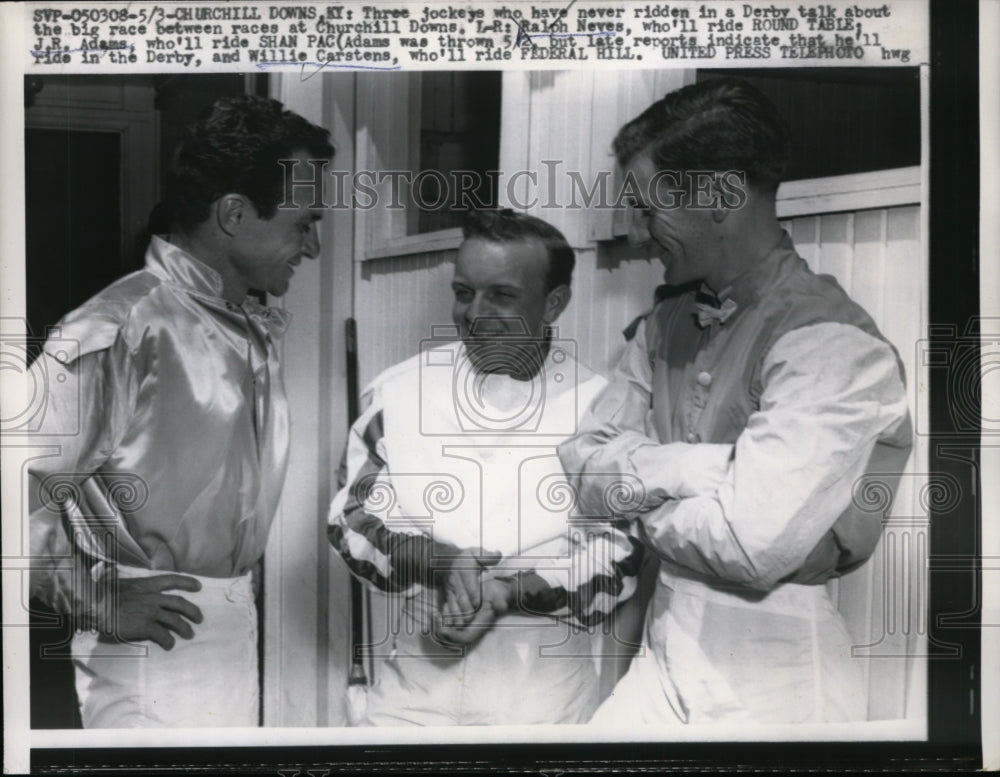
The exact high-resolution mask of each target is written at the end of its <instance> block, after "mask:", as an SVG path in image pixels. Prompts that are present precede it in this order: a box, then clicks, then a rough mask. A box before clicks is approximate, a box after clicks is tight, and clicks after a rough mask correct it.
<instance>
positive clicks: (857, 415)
mask: <svg viewBox="0 0 1000 777" xmlns="http://www.w3.org/2000/svg"><path fill="white" fill-rule="evenodd" d="M762 381H763V394H762V396H761V399H760V407H759V411H758V412H755V413H753V414H752V415H751V417H750V418H749V420H748V423H747V425H746V428H745V430H744V431H743V432H742V433H741V435H740V436H739V438H738V440H737V442H736V446H735V456H734V465H733V467H732V468H731V470H730V472H729V474H728V476H727V478H726V480H725V482H724V483H723V484H722V486H721V487H720V488H719V490H718V492H717V493H716V494H714V495H703V496H698V497H693V498H687V499H679V500H671V501H668V502H666V503H664V504H663V505H662V506H661V507H659V508H656V509H654V510H652V511H649V512H647V513H645V514H643V515H642V516H641V522H642V525H643V528H644V530H645V533H646V535H647V540H648V541H649V542H650V543H651V544H652V545H653V546H654V547H655V548H656V549H657V550H658V551H659V552H660V553H662V554H663V555H664V556H666V557H667V558H669V559H671V560H672V561H674V562H676V563H678V564H680V565H682V566H684V567H687V568H689V569H692V570H695V571H697V572H701V573H704V574H709V575H711V576H714V577H717V578H721V579H723V580H726V581H732V582H736V583H739V584H743V585H747V586H750V587H754V588H758V589H763V590H768V589H770V588H771V587H773V586H774V585H775V584H776V583H778V582H779V581H781V580H782V579H783V578H785V577H786V576H788V575H790V574H791V573H793V572H795V571H796V570H797V569H798V568H799V567H800V566H801V565H802V564H803V563H804V562H805V561H806V559H807V558H808V557H809V555H810V553H812V552H813V551H814V549H815V548H816V547H817V545H818V543H820V541H821V540H822V539H823V538H824V536H825V535H827V533H828V532H829V531H830V530H831V528H832V527H833V526H834V524H835V522H836V521H837V519H838V517H840V516H841V514H842V513H844V511H845V510H846V509H847V508H848V507H850V505H851V499H852V489H853V487H854V486H855V484H856V482H857V480H858V478H859V477H861V476H862V475H863V474H864V472H865V471H866V468H867V467H868V465H869V462H870V460H871V459H872V455H873V450H874V448H875V446H876V444H877V443H879V442H883V441H884V442H883V444H888V445H891V446H895V447H896V448H897V449H898V450H899V451H901V452H902V457H903V459H905V455H906V453H907V452H908V450H909V447H910V439H909V435H910V432H909V429H910V425H909V414H908V410H907V405H906V399H905V390H904V387H903V382H902V376H901V375H900V371H899V368H898V366H897V360H896V357H895V354H894V352H893V351H892V349H891V348H890V347H889V346H888V345H887V344H886V343H884V342H883V341H882V340H879V339H877V338H875V337H872V336H871V335H869V334H866V333H865V332H863V331H862V330H860V329H858V328H857V327H854V326H849V325H845V324H832V323H828V324H818V325H814V326H809V327H803V328H801V329H797V330H793V331H791V332H789V333H787V334H785V335H784V336H783V337H781V338H780V339H779V340H778V341H777V342H776V343H775V344H774V346H773V347H772V349H771V350H770V352H769V353H768V354H767V356H766V358H765V359H764V363H763V371H762ZM898 460H900V459H899V458H898V457H897V461H898ZM899 466H901V465H899ZM869 518H870V520H871V521H874V522H876V523H877V522H878V517H877V516H869ZM878 528H879V527H878V526H876V527H875V529H876V531H874V532H870V533H868V537H871V538H874V539H875V540H877V537H878V531H877V529H878ZM873 548H874V541H872V542H871V543H870V547H869V548H867V549H866V550H867V552H868V553H870V552H871V549H873Z"/></svg>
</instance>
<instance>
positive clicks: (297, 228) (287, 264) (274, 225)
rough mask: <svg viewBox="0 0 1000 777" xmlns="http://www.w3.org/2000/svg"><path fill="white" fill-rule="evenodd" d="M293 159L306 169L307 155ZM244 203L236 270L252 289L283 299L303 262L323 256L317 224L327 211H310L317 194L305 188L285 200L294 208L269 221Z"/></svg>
mask: <svg viewBox="0 0 1000 777" xmlns="http://www.w3.org/2000/svg"><path fill="white" fill-rule="evenodd" d="M293 157H294V158H295V159H298V160H299V161H300V162H302V166H303V167H306V162H307V160H308V158H309V156H308V154H307V153H306V152H304V151H301V152H297V153H295V154H293ZM307 169H308V168H307ZM290 188H291V187H290ZM293 198H294V199H293ZM244 199H245V203H244V208H243V212H242V215H241V220H240V224H239V227H238V229H236V230H235V231H234V233H233V236H234V242H233V245H232V251H231V253H230V263H231V266H232V269H233V271H234V273H235V275H236V276H237V278H238V279H239V280H240V281H241V282H242V283H245V284H246V287H247V288H248V289H256V290H259V291H266V292H267V293H268V294H271V295H273V296H275V297H280V296H282V295H284V294H285V292H287V291H288V286H289V283H290V281H291V279H292V275H293V274H294V273H295V267H296V266H297V265H299V264H301V262H302V258H303V257H308V258H310V259H315V258H316V257H317V256H319V236H318V234H317V224H316V222H317V221H319V219H320V218H322V215H323V210H322V209H321V208H310V207H309V204H311V202H312V200H313V192H312V190H311V188H310V187H305V186H299V187H296V188H295V189H294V191H290V192H289V193H288V195H287V196H286V197H285V200H286V202H288V201H293V202H294V203H295V207H294V208H281V207H279V208H278V209H277V211H275V213H274V215H273V216H272V217H271V218H267V219H265V218H261V217H260V215H259V214H258V212H257V209H256V208H255V207H254V206H253V204H252V203H251V202H250V201H249V199H246V198H244Z"/></svg>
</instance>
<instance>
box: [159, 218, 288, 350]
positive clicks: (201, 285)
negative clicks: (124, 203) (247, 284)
mask: <svg viewBox="0 0 1000 777" xmlns="http://www.w3.org/2000/svg"><path fill="white" fill-rule="evenodd" d="M146 269H147V270H148V271H149V272H151V273H153V274H154V275H156V276H157V277H158V278H162V279H163V280H165V281H167V282H168V283H171V284H173V285H175V286H180V287H181V288H183V289H185V290H187V291H189V292H193V293H194V294H196V295H199V296H202V297H210V298H212V300H211V303H212V307H216V308H221V307H224V308H226V309H232V308H233V307H239V308H242V310H243V311H244V312H245V313H246V314H247V315H248V316H250V317H251V318H252V319H253V320H254V321H256V322H257V323H259V324H262V325H264V326H266V327H267V330H268V331H269V332H270V334H271V335H272V336H273V337H279V336H280V335H282V334H283V333H284V331H285V329H286V328H287V327H288V322H289V320H290V319H291V314H289V313H288V311H285V310H281V309H280V308H274V307H268V306H266V305H261V304H260V303H259V302H258V301H257V300H256V299H255V298H254V297H252V296H250V295H247V297H246V298H245V299H244V300H243V303H242V305H239V306H231V305H230V303H228V302H226V300H225V299H223V297H222V288H223V284H222V276H221V275H220V274H219V273H218V272H217V271H216V270H213V269H212V268H211V267H209V266H208V265H207V264H205V263H204V262H202V261H200V260H198V259H196V258H195V257H194V256H192V255H191V254H189V253H188V252H187V251H185V250H184V249H182V248H178V247H177V246H175V245H174V244H173V243H171V242H169V241H168V240H167V239H166V238H165V237H162V236H160V235H153V236H152V238H150V241H149V250H148V251H146Z"/></svg>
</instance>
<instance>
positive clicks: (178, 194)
mask: <svg viewBox="0 0 1000 777" xmlns="http://www.w3.org/2000/svg"><path fill="white" fill-rule="evenodd" d="M329 136H330V133H329V131H328V130H326V129H324V128H323V127H317V126H316V125H315V124H312V123H310V122H309V121H307V120H306V119H304V118H302V117H301V116H299V115H298V114H296V113H293V112H292V111H289V110H285V108H284V106H283V105H282V104H281V103H280V102H278V101H277V100H271V99H268V98H266V97H257V96H253V95H241V96H239V97H230V98H226V99H223V100H219V101H217V102H216V103H215V104H214V105H212V107H211V108H210V109H209V110H208V112H207V113H206V114H205V115H203V116H202V118H201V119H200V120H199V121H197V122H195V123H194V124H192V125H191V126H190V127H189V128H188V129H187V130H186V131H185V133H184V136H183V138H182V140H181V142H180V145H179V146H178V147H177V150H176V151H175V152H174V156H173V161H172V164H171V169H170V171H169V174H168V176H167V185H166V202H165V207H166V208H167V211H168V218H169V220H170V222H171V223H172V225H173V226H178V227H181V228H191V227H194V226H197V225H198V224H201V223H202V222H204V221H205V220H206V219H207V218H208V217H209V214H210V213H211V205H212V203H213V202H215V200H217V199H218V198H219V197H221V196H222V195H224V194H229V193H237V194H243V195H245V196H246V197H248V198H249V199H250V201H251V202H252V203H253V206H254V208H256V209H257V213H258V214H259V215H260V217H261V218H264V219H269V218H271V217H272V216H274V214H275V212H276V211H277V208H278V204H279V203H280V202H282V201H283V200H284V197H285V181H284V169H283V167H282V166H281V165H279V164H278V160H280V159H288V158H290V157H291V156H292V155H293V154H294V153H295V152H297V151H300V150H305V151H306V152H307V153H308V154H309V155H310V156H311V157H313V158H319V159H330V158H332V157H333V146H332V145H330V140H329Z"/></svg>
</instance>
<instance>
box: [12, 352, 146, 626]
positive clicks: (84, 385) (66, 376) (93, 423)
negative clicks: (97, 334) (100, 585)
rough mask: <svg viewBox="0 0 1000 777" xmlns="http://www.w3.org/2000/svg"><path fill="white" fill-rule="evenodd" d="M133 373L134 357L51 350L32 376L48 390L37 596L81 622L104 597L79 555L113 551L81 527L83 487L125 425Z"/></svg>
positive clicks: (39, 442) (36, 501)
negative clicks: (98, 598)
mask: <svg viewBox="0 0 1000 777" xmlns="http://www.w3.org/2000/svg"><path fill="white" fill-rule="evenodd" d="M105 339H106V338H105ZM98 340H100V338H98ZM128 372H129V371H128V364H127V357H123V356H122V354H121V353H120V352H119V351H117V350H113V349H111V348H101V349H99V350H96V351H92V352H88V353H84V354H82V355H77V354H74V353H68V352H67V351H66V350H63V349H59V348H56V347H55V346H54V345H53V344H47V346H46V350H45V351H43V352H42V354H41V355H40V356H39V357H38V359H37V360H36V361H35V362H34V364H32V367H31V374H30V376H29V379H30V380H31V381H32V384H33V385H35V386H44V387H45V395H44V404H43V406H42V407H41V409H40V412H39V416H38V417H39V419H40V420H39V423H38V426H37V429H36V430H35V431H34V433H33V434H32V444H33V446H37V448H38V449H39V455H38V456H37V457H35V458H34V459H33V460H32V461H31V464H30V465H29V469H28V503H29V532H30V548H31V557H32V563H31V595H32V596H34V597H36V598H38V599H40V600H42V601H43V602H45V603H46V604H48V605H49V606H50V607H52V608H53V609H55V610H57V611H59V612H64V613H71V612H72V613H74V614H76V615H77V616H78V617H85V616H86V615H87V614H88V613H90V612H92V609H93V606H94V602H95V597H96V596H97V591H96V588H94V586H93V585H92V583H93V581H91V580H90V579H89V576H88V574H87V572H88V570H87V569H84V568H82V567H83V565H82V564H81V563H80V562H81V561H82V559H78V558H76V557H75V552H76V550H84V551H90V552H91V556H90V558H91V560H94V559H98V558H101V551H106V550H107V548H108V547H109V544H108V543H101V544H102V547H100V548H97V547H93V545H94V538H95V534H94V531H93V527H92V526H91V527H85V526H84V525H83V524H82V523H81V521H82V518H83V515H82V513H81V510H80V505H81V502H82V501H83V499H82V489H83V488H84V486H83V484H84V481H86V480H87V479H89V478H90V477H91V476H92V475H93V474H94V473H95V472H96V471H97V470H98V469H99V468H100V467H101V465H102V464H103V463H104V462H105V461H106V460H107V458H108V456H109V454H110V451H111V450H112V449H113V448H114V444H115V441H116V439H117V437H118V436H119V435H120V434H121V430H122V429H123V428H124V426H125V423H126V418H127V416H128V413H129V412H130V407H131V400H130V396H131V393H132V392H131V390H130V383H131V381H130V379H129V375H128ZM71 535H72V537H71ZM107 539H108V540H109V541H110V540H111V539H112V538H110V537H109V538H107ZM98 542H99V540H98Z"/></svg>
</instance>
